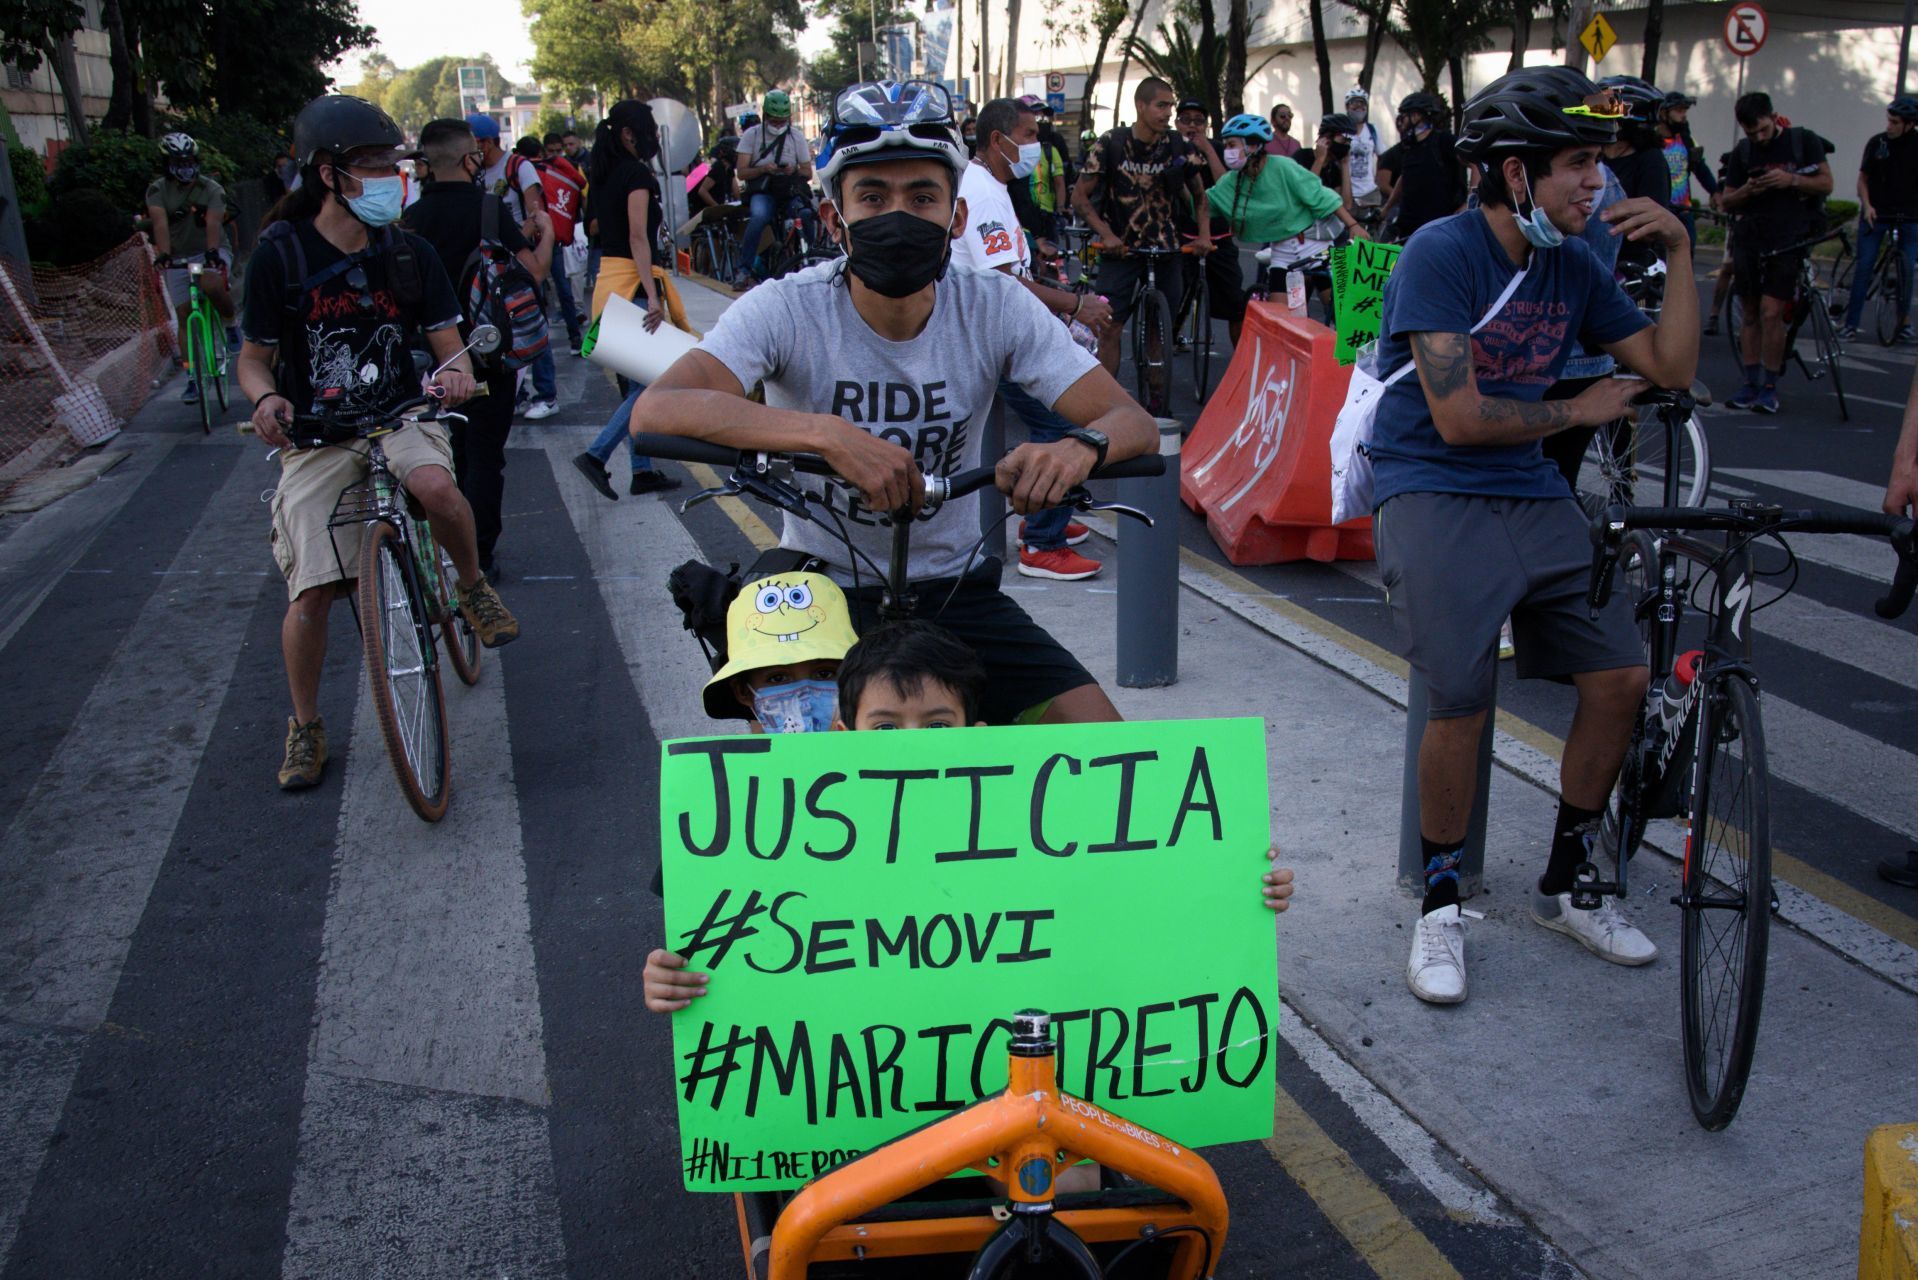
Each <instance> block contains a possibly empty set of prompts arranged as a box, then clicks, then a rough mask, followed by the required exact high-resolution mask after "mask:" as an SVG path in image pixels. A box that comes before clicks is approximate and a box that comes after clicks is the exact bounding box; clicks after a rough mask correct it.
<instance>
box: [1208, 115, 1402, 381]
mask: <svg viewBox="0 0 1918 1280" xmlns="http://www.w3.org/2000/svg"><path fill="white" fill-rule="evenodd" d="M1219 136H1220V138H1221V140H1222V141H1223V142H1224V144H1225V145H1224V148H1223V150H1222V154H1221V157H1220V158H1221V159H1222V160H1223V161H1224V162H1225V167H1226V175H1225V176H1224V177H1223V178H1221V179H1219V180H1218V181H1217V182H1215V183H1213V184H1212V186H1211V187H1210V188H1208V189H1207V191H1206V193H1205V198H1206V201H1207V202H1208V203H1209V204H1210V205H1211V206H1212V210H1213V212H1214V213H1217V214H1218V215H1219V216H1220V217H1222V218H1224V219H1225V220H1226V221H1228V222H1230V223H1231V224H1232V234H1233V235H1235V236H1237V237H1238V240H1239V243H1240V244H1242V245H1244V246H1246V247H1248V248H1257V247H1258V246H1259V245H1262V244H1277V243H1278V242H1280V241H1282V240H1289V239H1291V238H1292V237H1294V236H1297V235H1299V234H1300V233H1302V232H1304V231H1306V230H1307V229H1309V228H1310V227H1311V226H1312V224H1313V223H1315V222H1318V221H1319V220H1320V219H1323V218H1330V217H1334V216H1336V217H1337V218H1338V220H1339V221H1340V222H1341V223H1343V224H1344V225H1345V229H1346V230H1347V231H1348V232H1350V233H1351V234H1352V235H1354V236H1356V237H1358V238H1359V239H1361V240H1363V239H1366V238H1367V237H1366V234H1365V232H1364V231H1363V230H1361V229H1360V227H1359V224H1358V220H1357V219H1355V218H1354V217H1353V216H1352V213H1351V211H1350V210H1349V209H1347V208H1346V207H1345V203H1344V201H1342V200H1341V199H1340V198H1339V193H1338V192H1337V191H1334V190H1333V189H1332V188H1331V187H1328V186H1326V185H1325V184H1324V183H1323V182H1320V181H1319V175H1318V174H1316V173H1313V172H1312V171H1311V170H1310V169H1308V168H1306V167H1305V166H1304V165H1302V164H1300V163H1298V162H1297V161H1295V160H1292V159H1290V158H1289V157H1286V156H1278V155H1272V154H1270V153H1268V152H1267V151H1266V149H1265V144H1266V143H1268V142H1270V141H1271V140H1272V136H1273V134H1272V126H1271V124H1270V123H1268V122H1267V120H1266V119H1265V117H1264V116H1255V115H1237V116H1233V117H1232V118H1231V119H1230V120H1228V121H1226V122H1225V128H1223V129H1221V130H1220V131H1219ZM1238 340H1239V334H1238V330H1237V327H1236V326H1235V327H1234V329H1233V333H1232V341H1233V344H1234V345H1237V343H1238Z"/></svg>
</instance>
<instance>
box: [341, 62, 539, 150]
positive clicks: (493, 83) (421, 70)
mask: <svg viewBox="0 0 1918 1280" xmlns="http://www.w3.org/2000/svg"><path fill="white" fill-rule="evenodd" d="M461 67H485V68H486V94H487V97H488V98H490V99H491V100H492V101H494V102H497V101H499V100H500V99H501V98H503V97H505V96H506V95H508V94H510V93H512V92H513V84H512V82H511V81H510V80H508V79H507V78H506V77H505V76H504V75H502V74H501V73H500V69H499V64H497V63H495V62H494V61H493V57H492V55H491V54H486V53H482V54H475V55H472V56H466V55H457V54H454V55H447V54H442V55H441V56H439V57H437V58H428V59H427V60H426V61H425V62H422V63H420V65H419V66H417V67H411V68H409V69H407V70H405V71H401V72H399V73H398V74H396V75H395V76H394V77H393V79H392V81H391V82H390V83H389V84H388V85H387V86H386V92H385V94H384V95H382V97H381V98H380V99H379V103H380V105H381V106H382V107H384V108H386V114H388V115H390V116H392V117H393V119H395V120H397V121H398V122H399V125H400V128H402V129H405V130H407V131H408V132H409V133H417V132H418V131H419V130H420V129H421V128H422V127H423V126H424V125H425V124H426V122H427V121H429V120H437V119H439V118H441V117H443V116H458V115H464V114H465V113H464V112H462V111H461V110H460V68H461ZM362 83H364V81H362ZM509 141H510V140H509Z"/></svg>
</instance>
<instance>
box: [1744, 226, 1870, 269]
mask: <svg viewBox="0 0 1918 1280" xmlns="http://www.w3.org/2000/svg"><path fill="white" fill-rule="evenodd" d="M1827 240H1844V241H1845V244H1846V246H1847V247H1849V246H1850V244H1851V241H1850V239H1848V238H1847V237H1846V235H1845V229H1844V228H1843V227H1833V228H1832V229H1831V230H1830V231H1827V232H1825V234H1823V235H1821V236H1814V237H1813V238H1812V239H1810V240H1800V241H1799V242H1798V243H1797V244H1788V245H1786V246H1785V247H1784V248H1782V249H1767V250H1766V251H1765V252H1763V253H1761V254H1759V255H1758V260H1759V261H1760V262H1764V261H1766V260H1768V259H1771V258H1782V257H1784V256H1785V255H1786V254H1788V253H1804V252H1805V251H1806V250H1808V249H1811V248H1812V247H1813V246H1815V245H1821V244H1823V243H1825V241H1827Z"/></svg>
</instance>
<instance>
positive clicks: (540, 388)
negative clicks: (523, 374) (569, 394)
mask: <svg viewBox="0 0 1918 1280" xmlns="http://www.w3.org/2000/svg"><path fill="white" fill-rule="evenodd" d="M530 368H531V370H532V372H531V373H530V374H529V375H528V380H529V381H530V382H531V383H532V384H533V399H535V400H558V399H559V370H558V369H557V368H555V367H554V365H553V347H552V344H551V343H548V344H547V346H546V350H544V351H542V352H540V353H539V357H538V358H537V359H536V360H534V361H533V363H532V365H531V366H530Z"/></svg>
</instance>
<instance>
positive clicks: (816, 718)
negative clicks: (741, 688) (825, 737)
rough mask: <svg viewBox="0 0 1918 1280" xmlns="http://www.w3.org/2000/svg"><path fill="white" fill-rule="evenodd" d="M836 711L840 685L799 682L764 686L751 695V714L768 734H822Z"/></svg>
mask: <svg viewBox="0 0 1918 1280" xmlns="http://www.w3.org/2000/svg"><path fill="white" fill-rule="evenodd" d="M838 710H839V685H838V683H837V682H835V681H832V680H798V681H795V682H793V683H792V684H774V685H767V686H766V687H765V688H764V689H761V690H760V691H759V692H757V693H755V694H754V695H753V712H754V714H756V715H757V716H758V717H759V723H760V724H762V725H764V726H765V728H766V732H767V733H823V732H825V731H826V730H827V729H830V728H832V721H833V716H834V715H835V714H837V712H838Z"/></svg>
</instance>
